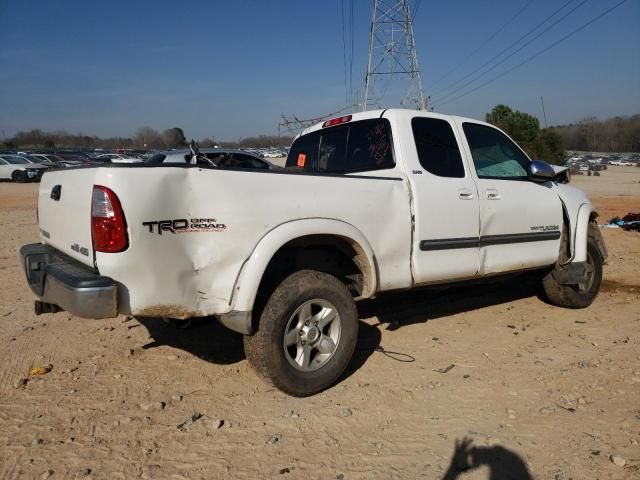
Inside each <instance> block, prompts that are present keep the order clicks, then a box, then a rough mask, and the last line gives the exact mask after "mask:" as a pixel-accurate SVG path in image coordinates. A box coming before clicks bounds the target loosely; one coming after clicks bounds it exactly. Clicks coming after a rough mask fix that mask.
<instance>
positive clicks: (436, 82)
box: [414, 0, 534, 90]
mask: <svg viewBox="0 0 640 480" xmlns="http://www.w3.org/2000/svg"><path fill="white" fill-rule="evenodd" d="M533 2H534V0H529V1H528V2H526V3H525V4H524V5H523V6H522V7H521V8H520V9H519V10H518V11H517V12H516V13H515V14H514V15H513V16H512V17H511V18H509V20H507V21H506V23H504V24H503V25H502V26H501V27H499V28H498V29H497V30H496V31H495V32H493V33H492V34H491V35H490V36H489V37H488V38H487V39H486V40H485V41H484V42H482V43H481V44H480V46H479V47H478V48H476V49H475V50H474V51H473V52H471V53H470V54H468V55H467V56H466V57H464V58H463V59H462V61H461V62H460V63H458V64H457V65H456V66H455V67H453V68H452V69H451V70H449V71H448V72H447V73H445V74H444V75H443V76H441V77H440V78H438V79H437V80H436V81H435V82H433V83H432V84H431V86H432V87H433V86H435V85H437V84H439V83H440V82H441V81H442V80H444V79H445V78H447V77H448V76H449V75H451V74H452V73H453V72H455V71H456V70H458V69H459V68H460V67H461V66H462V65H464V64H465V63H467V60H469V59H470V58H471V57H473V56H474V55H475V54H476V53H478V52H479V51H480V50H482V48H484V47H485V46H486V45H487V44H488V43H489V42H490V41H491V40H493V39H494V38H496V36H498V34H499V33H501V32H502V31H503V30H504V29H505V28H506V27H507V26H508V25H509V24H510V23H511V22H513V21H514V20H515V19H516V18H518V17H519V16H520V14H521V13H522V12H524V11H525V10H526V9H527V8H528V7H529V5H531V4H532V3H533ZM419 4H420V0H418V5H419ZM416 8H417V7H416ZM414 12H415V9H414ZM414 18H415V14H414ZM445 90H446V89H445Z"/></svg>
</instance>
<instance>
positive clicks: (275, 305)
mask: <svg viewBox="0 0 640 480" xmlns="http://www.w3.org/2000/svg"><path fill="white" fill-rule="evenodd" d="M559 176H562V178H563V180H562V181H560V177H559ZM567 178H568V177H567V174H566V172H558V171H557V170H555V169H554V168H552V167H551V166H549V165H548V164H546V163H545V162H542V161H539V160H530V159H529V158H528V157H527V155H526V154H525V153H524V151H523V150H522V149H521V148H519V147H518V145H516V143H515V142H514V141H512V140H511V139H510V138H509V137H508V136H507V135H506V134H505V133H504V132H502V131H500V130H499V129H497V128H495V127H493V126H492V125H489V124H486V123H483V122H480V121H476V120H470V119H465V118H459V117H454V116H447V115H439V114H434V113H427V112H422V111H411V110H378V111H368V112H362V113H356V114H353V115H347V116H343V117H339V118H335V119H331V120H328V121H326V122H324V123H321V124H318V125H315V126H313V127H310V128H307V129H306V130H304V131H303V132H302V133H301V134H300V135H299V136H298V137H297V138H296V139H295V141H294V142H293V145H292V146H291V150H290V153H289V156H288V158H287V162H286V168H285V169H283V170H264V169H263V170H250V169H245V170H242V169H233V168H222V167H221V166H217V165H216V164H215V162H213V161H211V160H208V159H207V158H206V157H204V156H201V155H199V154H198V151H197V149H194V151H193V155H192V158H191V162H190V163H184V162H183V163H180V164H171V163H161V164H117V165H100V166H89V167H79V168H73V169H66V170H64V171H52V172H47V173H46V174H45V175H44V177H43V178H42V182H41V185H40V192H39V199H38V214H39V228H40V236H41V243H37V244H33V245H25V246H24V247H23V248H22V249H21V255H22V263H23V265H24V268H25V272H26V277H27V280H28V283H29V285H30V286H31V289H32V290H33V292H34V293H35V295H36V296H37V298H38V300H37V301H36V310H37V312H38V313H46V312H52V311H57V310H58V309H64V310H67V311H69V312H71V313H73V314H75V315H78V316H81V317H86V318H108V317H114V316H116V315H118V314H127V315H134V316H146V317H157V318H158V319H160V318H174V319H185V318H191V317H204V316H215V317H217V319H218V320H219V321H220V322H221V323H222V324H224V325H225V326H227V327H228V328H230V329H232V330H234V331H236V332H240V333H242V334H244V335H245V337H244V338H245V350H246V355H247V358H248V359H249V361H250V362H251V364H252V365H253V367H254V368H255V370H256V371H257V372H258V373H259V374H260V375H261V376H262V377H264V378H265V379H266V380H267V381H269V382H271V383H272V384H273V385H275V386H276V387H277V388H279V389H281V390H282V391H284V392H286V393H288V394H291V395H295V396H306V395H312V394H314V393H317V392H319V391H321V390H323V389H325V388H327V387H329V386H330V385H332V384H333V383H334V382H335V381H336V380H337V379H338V378H339V377H340V375H341V374H342V373H343V372H344V370H345V368H346V367H347V365H348V364H349V362H350V360H351V357H352V355H353V352H354V348H355V345H356V338H357V332H358V314H357V310H356V302H357V301H358V300H360V299H366V298H371V297H374V296H375V295H376V294H378V293H380V292H383V291H388V290H398V289H409V288H414V287H421V286H429V285H443V284H448V283H453V282H458V281H463V280H474V279H485V278H490V277H494V276H497V275H500V274H505V273H512V272H522V271H525V270H539V271H540V273H541V277H540V278H542V283H543V286H544V290H545V292H546V294H547V296H548V299H549V301H550V302H551V303H553V304H555V305H558V306H561V307H568V308H584V307H587V306H588V305H590V304H591V302H592V301H593V300H594V298H595V297H596V295H597V294H598V290H599V288H600V283H601V279H602V265H603V263H604V262H605V260H606V258H607V252H606V249H605V246H604V243H603V241H602V238H601V236H600V234H599V232H598V229H597V228H596V226H595V222H594V219H595V217H596V216H597V215H596V212H595V211H594V208H593V206H592V204H591V203H590V201H589V199H588V198H587V197H586V195H585V194H584V193H583V192H582V191H580V190H577V189H575V188H573V187H571V186H569V185H567V184H566V179H567Z"/></svg>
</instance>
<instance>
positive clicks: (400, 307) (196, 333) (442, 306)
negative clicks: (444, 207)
mask: <svg viewBox="0 0 640 480" xmlns="http://www.w3.org/2000/svg"><path fill="white" fill-rule="evenodd" d="M540 290H541V289H540V282H539V279H536V278H535V277H532V276H527V275H520V276H518V277H512V278H510V279H509V280H503V281H497V282H495V283H492V284H475V285H465V286H458V287H451V288H446V289H445V288H440V289H433V288H430V289H418V290H410V291H403V292H392V293H386V294H381V295H380V296H379V297H377V298H376V299H373V300H363V301H360V302H358V303H357V307H358V316H359V318H360V319H368V318H371V317H376V318H377V319H378V323H377V324H371V322H365V321H360V325H359V332H358V340H357V344H356V350H355V353H354V355H353V358H352V360H351V362H350V364H349V366H348V367H347V369H346V371H345V373H344V374H343V375H342V376H341V378H340V380H338V382H337V383H340V382H342V381H344V380H345V379H347V378H349V377H350V376H351V375H353V374H354V373H355V372H357V371H358V370H359V369H360V368H361V367H362V366H363V365H364V364H365V363H366V361H367V359H368V358H369V356H371V355H372V354H373V353H374V352H381V353H383V354H386V355H388V356H390V357H391V358H393V359H395V360H398V361H401V362H411V361H413V358H412V357H411V356H409V355H406V354H404V353H402V352H388V351H386V350H384V348H383V347H382V345H381V344H380V343H381V340H382V334H381V331H380V326H381V325H387V327H386V329H387V330H395V329H398V328H401V327H403V326H406V325H411V324H415V323H426V322H428V321H431V320H434V319H437V318H441V317H447V316H450V315H455V314H457V313H462V312H466V311H470V310H477V309H480V308H484V307H487V306H491V305H500V304H504V303H509V302H512V301H514V300H518V299H522V298H528V297H532V296H536V295H540V294H541V292H540ZM136 319H137V320H138V321H139V322H140V324H142V325H143V326H144V327H145V328H146V329H147V330H148V332H149V335H150V336H151V338H152V341H151V342H149V343H147V344H146V345H144V346H143V347H142V348H143V349H145V350H146V349H151V348H157V347H159V346H162V345H167V346H170V347H173V348H177V349H180V350H183V351H185V352H188V353H190V354H192V355H195V356H196V357H198V358H200V359H202V360H204V361H207V362H210V363H214V364H218V365H229V364H233V363H237V362H241V361H242V360H244V359H245V354H244V346H243V341H242V335H241V334H239V333H235V332H233V331H231V330H229V329H227V328H225V327H223V326H222V325H221V324H220V323H218V322H217V321H216V320H215V319H214V318H213V317H206V318H194V319H192V320H191V324H190V327H189V328H188V329H180V328H176V327H175V326H174V325H171V324H169V323H166V322H164V321H163V320H162V319H159V318H149V317H137V318H136Z"/></svg>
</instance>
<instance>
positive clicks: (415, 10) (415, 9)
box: [413, 0, 533, 20]
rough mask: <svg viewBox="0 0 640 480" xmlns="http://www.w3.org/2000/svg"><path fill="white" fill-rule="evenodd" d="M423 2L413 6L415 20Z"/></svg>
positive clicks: (419, 0)
mask: <svg viewBox="0 0 640 480" xmlns="http://www.w3.org/2000/svg"><path fill="white" fill-rule="evenodd" d="M532 1H533V0H532ZM421 3H422V0H416V3H415V5H414V6H413V19H414V20H415V18H416V15H418V9H419V8H420V4H421Z"/></svg>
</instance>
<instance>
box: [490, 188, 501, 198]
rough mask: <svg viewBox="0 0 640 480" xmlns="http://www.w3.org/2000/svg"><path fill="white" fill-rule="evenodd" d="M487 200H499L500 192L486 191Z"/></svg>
mask: <svg viewBox="0 0 640 480" xmlns="http://www.w3.org/2000/svg"><path fill="white" fill-rule="evenodd" d="M487 200H500V192H499V191H498V190H494V189H489V190H487Z"/></svg>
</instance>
